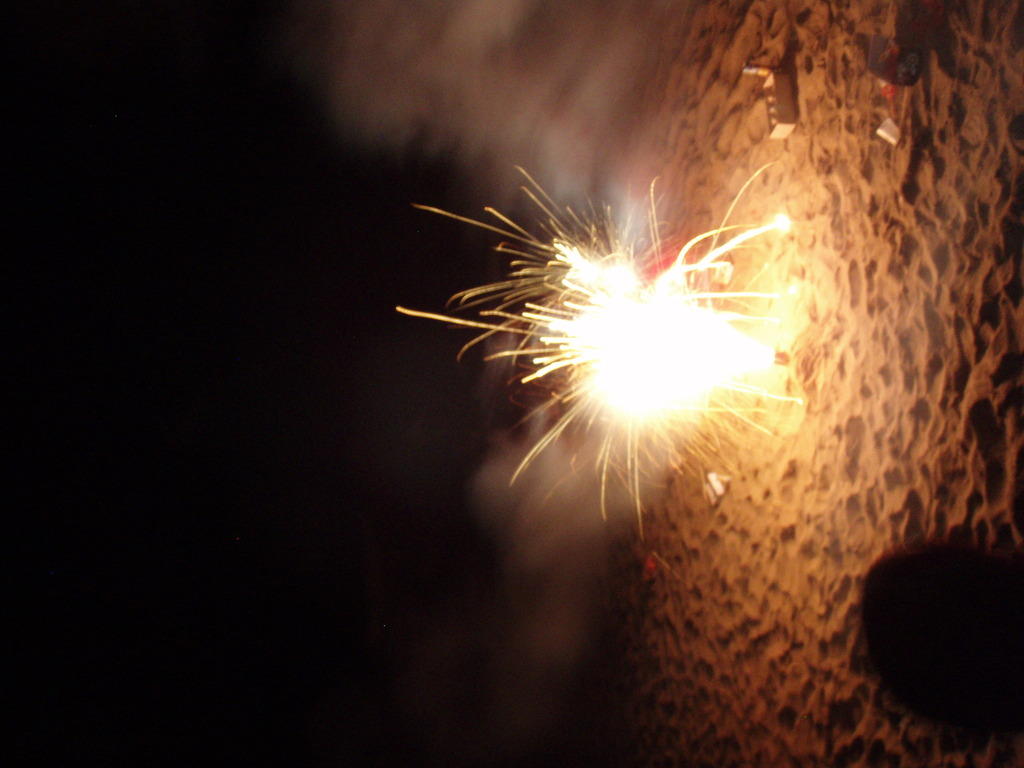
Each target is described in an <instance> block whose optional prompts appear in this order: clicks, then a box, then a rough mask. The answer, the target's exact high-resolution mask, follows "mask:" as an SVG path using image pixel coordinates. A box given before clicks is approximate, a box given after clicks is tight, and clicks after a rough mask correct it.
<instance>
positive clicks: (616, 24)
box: [288, 0, 680, 204]
mask: <svg viewBox="0 0 1024 768" xmlns="http://www.w3.org/2000/svg"><path fill="white" fill-rule="evenodd" d="M679 5H680V3H679V2H669V0H662V2H655V3H652V2H639V0H629V1H628V2H622V3H606V2H604V1H603V0H578V1H577V2H573V3H548V2H543V1H542V0H460V1H458V2H436V1H433V0H348V1H347V2H325V1H324V0H298V2H297V5H296V6H295V7H294V11H293V22H292V24H291V27H290V30H291V32H290V35H289V46H288V47H289V49H290V52H291V53H290V56H291V58H292V60H293V61H294V62H295V64H296V66H298V68H299V69H300V71H301V72H302V73H303V74H304V76H305V77H306V78H307V79H308V81H309V82H311V83H313V84H314V86H315V88H316V89H317V90H318V91H319V92H320V93H321V94H322V95H323V97H324V98H325V99H326V101H327V103H328V104H329V107H330V111H331V113H332V115H333V118H334V119H335V121H336V122H337V125H338V127H339V129H340V131H341V132H342V134H343V135H344V136H345V137H346V138H347V139H348V140H354V141H358V142H362V143H364V144H365V145H367V146H370V147H374V148H376V149H382V150H385V151H393V152H396V153H401V152H407V151H416V152H424V151H425V152H446V153H451V154H453V155H454V156H455V157H456V158H457V159H458V161H459V162H460V163H461V165H462V166H463V167H464V169H466V171H467V172H468V175H470V176H472V177H474V178H478V179H484V180H485V181H484V182H483V185H484V186H485V187H486V188H487V189H504V188H505V187H507V186H508V183H509V182H511V181H513V180H514V179H513V176H512V168H513V166H514V165H517V164H518V165H521V166H523V167H525V168H528V169H529V170H531V171H534V172H536V173H537V175H538V176H539V177H540V178H541V179H543V181H544V184H545V187H546V188H547V189H548V191H549V192H551V193H552V194H553V196H555V197H556V199H569V198H578V197H579V196H580V195H581V194H589V195H595V196H598V197H601V199H602V200H607V195H609V194H612V195H615V194H616V193H617V190H616V189H615V187H616V186H618V185H621V184H622V183H623V177H624V176H625V175H627V174H628V168H627V166H628V162H629V158H628V151H627V148H626V147H627V144H630V145H632V144H631V140H635V139H636V138H637V136H638V135H639V134H642V132H643V129H644V124H643V119H642V111H641V107H642V97H643V92H644V84H645V82H646V81H647V80H648V79H649V77H650V73H651V71H652V68H653V67H654V65H655V63H656V62H655V48H656V47H655V46H653V45H651V44H650V42H649V40H650V39H651V37H652V36H653V33H654V32H655V31H656V29H657V27H658V23H659V18H660V15H662V14H664V13H665V12H667V11H668V10H669V8H670V7H671V8H673V9H674V12H679V7H678V6H679ZM633 143H635V142H633ZM608 202H612V203H613V204H614V203H615V202H617V201H616V200H608Z"/></svg>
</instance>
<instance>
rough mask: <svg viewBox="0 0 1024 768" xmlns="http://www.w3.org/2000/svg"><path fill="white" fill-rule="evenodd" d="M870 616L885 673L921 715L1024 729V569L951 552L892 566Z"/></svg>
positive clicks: (893, 561) (1021, 564)
mask: <svg viewBox="0 0 1024 768" xmlns="http://www.w3.org/2000/svg"><path fill="white" fill-rule="evenodd" d="M863 616H864V628H865V632H866V635H867V640H868V649H869V652H870V654H871V659H872V661H873V662H874V664H875V667H876V669H877V670H878V672H879V674H880V675H881V677H882V680H883V681H884V683H885V684H886V685H887V686H888V687H889V688H890V689H891V690H892V692H893V693H895V694H896V695H897V696H898V697H899V698H900V699H901V700H902V701H903V702H904V703H905V704H907V706H909V707H910V708H911V709H913V710H916V711H917V712H920V713H921V714H924V715H926V716H929V717H932V718H934V719H936V720H942V721H945V722H948V723H952V724H955V725H960V726H965V727H971V728H984V729H990V730H1000V731H1004V730H1018V729H1024V560H1022V559H1021V558H1019V557H1018V558H1016V559H1011V558H1007V557H999V556H995V555H986V554H983V553H980V552H977V551H973V550H969V549H962V548H954V547H949V546H936V547H931V548H926V549H923V550H919V551H916V552H912V553H907V554H898V555H893V556H890V557H886V558H884V559H882V560H880V561H879V562H877V563H876V564H875V565H874V566H873V567H872V568H871V570H870V571H869V572H868V575H867V579H866V581H865V586H864V607H863Z"/></svg>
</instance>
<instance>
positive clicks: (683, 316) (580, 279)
mask: <svg viewBox="0 0 1024 768" xmlns="http://www.w3.org/2000/svg"><path fill="white" fill-rule="evenodd" d="M523 173H524V175H525V176H526V178H527V181H528V185H527V186H524V187H523V190H524V192H525V193H526V194H527V196H528V197H529V198H530V199H531V200H532V202H533V203H534V204H535V205H536V206H537V207H538V209H539V210H540V211H541V213H542V217H541V219H540V222H539V226H538V230H539V231H538V233H537V234H534V233H532V232H530V231H528V230H527V229H524V228H523V227H521V226H519V225H518V224H516V223H515V222H513V221H512V220H511V219H509V218H508V217H506V216H504V215H503V214H501V213H500V212H498V211H497V210H494V209H493V208H486V209H485V211H486V212H487V213H488V215H490V216H491V217H492V218H493V220H494V223H489V222H484V221H478V220H474V219H469V218H465V217H462V216H458V215H455V214H452V213H449V212H447V211H443V210H440V209H437V208H431V207H428V206H417V207H419V208H423V209H424V210H428V211H432V212H435V213H439V214H442V215H445V216H448V217H451V218H454V219H457V220H459V221H463V222H466V223H469V224H472V225H474V226H478V227H482V228H484V229H487V230H490V231H492V232H495V233H497V234H499V235H501V236H502V237H503V238H505V240H504V241H503V242H501V243H500V244H499V245H498V246H497V248H496V250H497V251H499V252H500V253H503V254H506V255H507V256H509V257H511V258H510V266H509V272H508V276H507V278H506V279H505V280H502V281H500V282H497V283H492V284H489V285H484V286H479V287H476V288H470V289H468V290H464V291H462V292H460V293H457V294H455V296H453V297H452V299H451V301H450V302H449V306H450V307H451V308H452V310H453V314H438V313H433V312H421V311H418V310H412V309H406V308H404V307H397V310H398V311H399V312H401V313H403V314H406V315H411V316H414V317H422V318H428V319H432V320H440V321H444V322H448V323H453V324H456V325H459V326H463V327H469V328H474V329H478V330H479V331H480V333H479V334H478V335H477V336H476V337H475V338H473V339H472V340H471V341H470V342H469V343H467V344H466V345H465V346H464V347H463V349H462V351H461V352H460V355H461V354H462V352H465V350H466V349H468V348H470V347H472V346H474V345H476V344H479V343H480V342H483V341H485V340H487V339H490V338H492V337H507V338H510V339H512V340H513V341H512V343H511V344H506V345H505V347H504V348H502V349H499V350H498V351H495V352H491V353H490V354H488V355H487V357H486V358H485V359H487V360H497V359H505V358H511V359H513V360H514V361H515V362H516V363H517V364H518V366H519V367H520V369H521V373H520V374H519V376H518V380H519V382H520V383H521V384H522V385H524V386H529V385H543V387H544V391H545V392H546V400H545V402H544V404H543V405H542V406H541V410H544V411H546V413H547V414H548V415H547V420H548V423H549V424H550V426H549V427H548V428H547V430H546V431H545V432H544V434H543V436H542V437H541V438H540V439H539V440H538V441H537V442H536V443H535V444H534V445H533V446H532V448H531V449H530V450H529V451H528V452H527V454H526V455H525V456H524V458H523V460H522V461H521V463H520V464H519V467H518V469H517V470H516V472H515V473H514V475H513V477H512V478H511V479H512V481H514V480H515V478H516V476H518V475H519V474H520V473H521V472H522V471H523V469H525V468H526V467H527V466H528V465H529V463H530V462H531V461H533V460H534V459H535V458H536V457H537V456H538V454H540V453H541V452H542V451H543V450H544V449H545V448H546V447H547V446H548V445H550V444H551V443H552V442H553V441H554V440H557V439H559V438H561V437H562V436H563V435H565V434H566V432H567V430H569V429H570V428H581V429H586V430H588V431H590V430H593V431H596V432H597V434H598V435H599V440H598V443H599V448H598V450H597V453H596V460H597V469H598V473H599V476H600V482H601V507H602V513H604V508H605V490H606V486H607V483H608V478H609V474H610V473H616V474H619V475H620V476H622V477H623V479H624V480H625V482H626V484H627V485H628V487H629V489H630V491H631V495H632V497H633V499H634V501H635V503H636V511H637V516H638V521H639V520H641V507H640V474H641V470H642V466H643V465H644V463H645V462H644V457H645V456H648V455H651V454H652V453H660V454H661V455H667V454H666V453H665V452H666V451H667V452H668V453H671V454H674V455H685V454H686V453H687V452H688V451H694V450H697V449H696V447H695V446H694V445H693V444H690V445H687V444H686V443H687V438H690V439H691V440H692V439H696V438H695V436H698V435H699V434H705V435H706V434H707V432H706V430H705V431H704V432H703V433H701V432H700V431H699V430H697V429H696V428H695V427H696V425H698V424H699V423H700V422H701V421H703V420H707V419H709V418H710V419H712V420H714V421H716V422H718V423H721V422H722V420H723V419H727V418H731V419H734V420H740V421H742V422H745V423H754V422H753V421H752V420H751V418H750V415H749V414H750V413H752V412H755V411H756V410H757V408H758V407H759V406H757V405H756V404H751V401H752V400H755V399H756V400H761V399H763V398H765V397H769V398H772V397H775V398H778V399H792V398H782V397H779V396H777V395H772V394H771V393H768V392H766V391H764V390H762V389H760V388H758V387H756V386H754V385H753V384H751V383H750V382H749V381H748V380H747V375H748V374H749V373H751V372H753V371H757V370H760V369H764V368H768V367H770V366H771V365H772V364H773V363H775V362H776V360H777V353H776V351H775V350H774V349H773V348H772V347H770V346H768V345H767V344H764V343H763V342H761V341H758V340H756V339H755V338H754V337H753V336H752V335H750V333H749V331H750V330H751V327H752V326H757V325H759V324H764V323H773V322H775V320H774V318H771V317H764V316H761V315H757V314H756V313H752V312H750V311H749V307H750V306H751V305H755V304H757V303H758V302H763V301H764V300H768V299H773V298H776V295H775V294H771V293H760V292H750V291H735V290H729V289H728V288H729V283H730V281H731V277H732V270H733V266H732V262H731V261H730V258H731V254H733V253H735V252H736V249H737V248H739V247H740V246H742V245H744V244H745V243H747V242H748V241H750V240H752V239H754V238H756V237H758V236H760V235H763V234H765V233H767V232H770V231H781V232H785V231H788V229H789V227H790V223H789V219H788V218H787V217H785V216H784V215H781V214H780V215H779V216H777V217H776V218H775V219H774V220H773V221H772V222H770V223H768V224H765V225H763V226H759V227H750V228H744V227H735V226H732V227H727V226H725V225H724V224H723V226H722V227H720V228H718V229H715V230H712V231H710V232H705V233H703V234H701V235H698V236H697V237H694V238H693V239H691V240H690V241H689V242H687V243H686V244H685V245H683V247H682V248H680V249H679V251H678V252H677V253H676V254H675V255H674V257H673V258H671V259H669V260H667V261H668V263H667V264H666V263H665V261H666V260H665V259H663V258H662V245H661V242H660V239H659V236H658V224H657V221H656V219H655V210H654V203H653V189H652V203H651V206H650V211H649V222H648V230H649V234H648V235H647V236H646V237H645V238H642V239H637V238H633V237H631V236H629V234H628V232H629V231H630V230H631V229H632V228H631V227H629V226H625V227H621V228H620V227H616V226H614V224H613V219H612V216H611V212H610V211H608V210H607V209H605V210H604V211H602V212H600V213H597V212H595V211H591V212H590V214H589V215H587V216H579V215H577V214H576V213H575V212H574V211H573V210H572V209H570V208H566V209H561V210H560V209H558V208H557V207H556V206H555V204H554V203H553V202H552V201H551V200H550V198H548V197H547V196H546V195H545V193H544V192H543V190H542V189H541V188H540V187H539V186H538V185H537V184H536V182H534V181H533V180H532V179H531V178H530V177H529V176H528V175H527V174H526V173H525V171H524V172H523ZM756 175H757V174H755V176H756ZM752 178H753V177H752ZM747 183H748V184H749V183H750V182H749V181H748V182H747ZM745 187H746V185H744V188H745ZM741 193H742V191H741ZM730 212H731V209H730ZM727 216H728V214H727ZM701 252H702V253H701ZM698 253H701V255H697V254H698ZM470 310H475V311H476V314H475V316H470V317H466V316H464V315H460V314H455V312H466V311H470ZM641 530H642V528H641Z"/></svg>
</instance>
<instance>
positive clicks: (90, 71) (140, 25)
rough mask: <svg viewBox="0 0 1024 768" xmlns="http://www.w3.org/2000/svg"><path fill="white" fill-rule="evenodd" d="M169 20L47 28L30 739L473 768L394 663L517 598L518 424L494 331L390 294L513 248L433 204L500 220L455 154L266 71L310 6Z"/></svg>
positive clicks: (105, 758) (52, 752)
mask: <svg viewBox="0 0 1024 768" xmlns="http://www.w3.org/2000/svg"><path fill="white" fill-rule="evenodd" d="M237 5H238V6H239V8H241V7H242V5H243V4H237ZM142 7H143V6H135V5H134V4H130V3H121V4H105V5H104V4H101V5H100V6H98V7H96V8H94V9H93V10H92V11H91V12H90V14H89V16H88V18H85V17H82V18H68V17H66V16H59V14H58V13H57V12H56V11H55V10H51V11H46V10H39V9H38V8H37V9H35V10H31V11H26V12H25V13H23V14H21V15H20V16H17V17H16V27H17V29H18V30H19V32H20V35H19V37H20V42H19V44H18V46H17V48H16V49H15V51H14V55H15V57H17V67H16V70H17V74H18V79H19V84H18V86H17V90H16V93H15V95H14V103H15V105H16V109H15V110H14V111H15V113H16V114H17V121H16V124H15V126H14V128H15V130H16V131H17V135H16V139H15V141H14V142H13V143H12V144H11V145H9V146H10V148H11V149H12V150H13V151H14V153H15V155H16V158H15V164H16V166H17V168H16V173H15V177H14V179H10V178H9V184H10V183H11V181H13V182H14V185H16V186H15V187H14V189H15V191H16V195H17V197H18V203H17V207H16V208H15V210H14V213H15V214H16V221H17V222H18V224H17V226H19V227H21V228H22V229H23V231H22V235H21V236H20V237H18V242H20V243H21V245H20V246H19V251H20V252H19V253H17V254H16V255H15V260H16V261H17V262H18V263H19V264H20V265H21V266H22V267H24V268H25V270H26V272H27V280H26V281H25V282H24V284H23V285H24V287H23V289H19V290H18V293H17V295H16V296H15V297H14V298H15V312H16V313H17V316H18V320H17V322H18V324H19V326H20V329H19V331H18V333H19V335H20V338H21V341H22V342H24V346H23V347H22V346H19V347H18V348H17V357H18V358H19V359H20V361H21V362H20V363H19V364H18V371H19V374H20V375H23V376H24V378H25V380H26V382H27V384H28V387H27V388H26V392H27V394H26V396H25V400H24V402H23V403H19V404H18V409H19V410H20V411H21V413H22V414H27V415H28V417H29V422H30V429H31V432H30V438H29V440H28V441H27V442H26V443H25V447H24V454H25V456H26V457H27V458H28V459H29V461H30V463H31V464H32V465H35V466H37V467H38V466H42V467H43V469H44V470H45V471H44V476H45V482H41V483H40V484H38V485H35V486H34V487H32V488H30V489H29V493H28V494H27V495H26V496H25V497H24V506H23V512H21V513H19V514H23V515H27V516H28V517H29V518H30V519H33V520H40V521H41V528H40V533H39V536H38V537H36V536H32V537H28V538H26V539H25V540H24V544H25V546H27V547H29V548H30V549H31V552H30V557H29V558H28V560H27V562H28V563H29V572H28V574H27V578H28V580H29V584H30V589H29V590H28V594H29V595H30V597H31V599H32V601H33V603H34V604H35V605H36V607H38V608H41V612H40V614H41V615H40V618H39V619H38V620H36V621H34V622H31V623H30V624H29V625H28V630H29V631H28V632H27V633H26V635H25V641H26V643H27V644H31V645H32V646H33V650H34V651H36V652H37V654H38V666H35V665H34V666H33V679H34V683H33V686H32V687H33V692H32V696H31V699H30V701H31V706H30V707H29V712H30V716H31V718H32V720H33V722H34V725H33V727H32V728H30V729H29V731H28V732H27V733H28V736H29V738H28V739H27V740H26V741H25V743H24V750H25V755H26V757H27V758H28V760H29V762H30V763H32V764H35V765H43V764H52V765H57V764H60V765H73V764H77V763H79V762H83V761H86V760H87V761H88V762H89V763H90V764H104V765H133V766H141V765H158V764H175V765H189V764H197V763H203V764H205V763H217V764H221V765H224V764H227V765H250V764H254V763H260V764H287V765H290V766H301V765H312V764H318V765H333V764H340V763H341V762H343V761H344V760H345V759H346V758H348V759H352V758H353V756H358V757H356V759H355V761H354V762H351V763H350V764H410V763H411V764H418V763H421V762H444V761H445V759H444V755H443V751H444V750H443V748H439V747H437V746H436V745H434V746H430V745H426V746H425V745H424V739H425V737H424V736H423V734H422V733H419V732H417V731H416V727H415V725H414V724H411V723H412V722H413V721H412V719H411V717H410V715H409V714H408V711H407V710H408V707H407V706H406V705H405V704H403V703H402V702H403V701H405V700H406V699H407V698H408V696H407V695H406V694H405V693H402V692H399V691H396V686H397V685H398V683H397V682H396V677H395V674H394V668H395V666H396V665H397V664H399V663H400V659H401V656H402V654H403V652H404V646H403V642H404V641H403V639H402V634H401V630H402V629H403V622H404V624H405V625H407V626H406V627H405V628H406V629H410V628H411V629H415V624H416V621H417V619H416V618H415V615H414V614H415V609H416V608H417V607H418V606H422V605H433V604H443V603H444V601H445V600H446V599H447V598H446V595H448V594H450V593H451V592H452V591H453V590H454V591H458V590H459V589H460V588H462V586H461V585H465V584H466V583H467V582H471V583H474V584H476V585H477V586H478V588H479V589H482V590H484V592H485V593H486V592H487V591H488V590H490V589H492V588H493V582H494V578H495V577H494V567H495V565H494V563H495V555H494V552H493V545H492V543H491V542H490V541H489V540H488V538H487V537H486V536H485V535H484V533H483V532H482V531H481V530H480V526H479V525H478V524H477V523H476V522H474V520H473V518H472V517H471V516H470V514H469V513H468V512H467V509H466V502H465V500H464V497H465V490H464V488H465V481H466V477H467V475H468V473H469V472H471V471H472V468H473V466H474V462H476V461H478V460H479V456H480V454H481V450H482V446H483V442H484V435H485V427H486V426H487V425H486V424H485V423H484V420H485V417H484V410H485V409H484V408H483V407H482V403H481V397H480V395H479V393H478V391H477V384H476V382H477V374H478V367H477V365H476V364H474V363H467V364H463V365H456V364H454V362H453V357H454V354H455V352H456V351H457V349H458V347H459V345H460V343H461V342H462V341H464V338H463V336H461V335H460V334H458V333H456V332H444V329H443V328H442V327H441V326H434V325H432V324H429V323H426V322H422V323H419V322H417V321H414V320H411V319H409V318H404V317H400V316H398V315H396V314H395V313H394V311H393V306H394V304H396V303H398V302H402V303H406V304H411V305H414V306H419V307H422V308H430V309H433V308H439V307H440V306H441V305H442V303H443V300H444V299H445V298H446V297H447V295H448V294H449V293H451V292H452V291H453V290H454V289H457V288H459V287H462V286H465V285H470V284H473V283H476V282H480V280H481V279H483V278H484V277H485V275H486V273H487V269H488V264H489V261H488V257H487V256H486V252H485V250H484V249H485V248H486V247H487V246H488V245H489V241H488V240H487V238H486V237H484V236H482V235H480V234H478V233H473V232H467V231H465V230H463V229H461V228H459V227H458V226H456V225H453V223H452V222H449V221H445V220H443V219H440V218H439V217H436V218H435V217H431V216H429V215H428V214H425V213H422V212H418V211H415V210H413V209H412V208H411V207H410V205H409V204H410V203H411V202H425V203H431V204H435V205H439V206H442V207H448V208H451V209H456V210H465V209H467V207H469V206H474V207H475V208H477V209H478V208H479V206H480V205H481V204H482V202H481V201H480V200H476V199H474V198H472V196H471V195H470V194H469V193H468V192H467V191H466V190H467V187H466V185H465V182H464V181H462V179H461V177H460V175H459V172H458V170H457V169H456V168H455V167H454V166H453V165H452V164H451V163H448V162H446V161H445V159H444V157H439V156H436V155H435V156H434V157H431V158H427V157H424V156H420V155H417V154H416V153H415V152H409V153H406V154H405V155H404V156H401V157H395V156H391V157H384V156H380V155H375V154H372V153H368V152H364V151H360V150H359V149H357V148H354V147H351V146H346V144H345V142H344V141H343V140H342V139H340V138H339V137H338V135H337V133H336V132H335V131H334V130H333V129H332V127H331V126H330V125H329V123H328V121H327V119H326V117H325V116H324V114H323V111H322V110H321V106H320V104H319V103H318V102H317V100H316V99H315V98H314V97H313V96H312V95H311V94H310V93H309V92H308V91H307V90H305V89H304V88H303V87H302V86H301V85H300V84H298V83H297V82H296V80H295V79H293V78H292V77H291V76H290V75H289V74H288V72H287V71H286V67H285V66H284V64H283V63H282V61H281V60H280V59H279V58H276V57H275V56H274V55H271V54H268V50H269V51H272V50H273V46H272V44H271V43H272V38H273V34H274V31H275V25H276V24H277V23H278V22H277V21H276V19H277V18H278V14H279V11H280V9H279V8H277V7H274V6H268V5H263V6H260V5H254V6H246V10H244V11H243V10H240V9H239V8H235V9H232V8H230V7H225V6H221V9H220V10H218V11H216V12H208V11H202V10H199V8H200V7H201V6H196V7H189V6H188V4H181V7H180V8H175V9H174V10H171V6H163V7H160V6H156V7H154V8H151V9H147V10H142ZM446 243H450V244H451V247H450V248H448V247H446V245H445V244H446ZM439 393H448V395H450V396H447V395H446V396H443V397H442V396H439ZM36 478H37V480H35V481H33V482H39V476H38V475H36ZM36 596H38V599H36ZM410 615H412V617H411V618H410ZM467 621H470V619H467ZM396 627H397V629H396ZM36 629H38V630H39V634H38V636H37V634H36V632H35V630H36ZM39 638H41V639H39ZM37 654H33V656H36V655H37ZM467 663H469V662H467ZM466 674H467V675H468V676H470V677H471V676H472V674H473V671H472V669H468V670H467V672H466ZM581 722H582V724H581V725H580V726H579V728H577V730H580V729H583V728H586V727H587V722H586V719H585V718H581ZM552 731H553V733H556V735H552V736H550V737H549V738H548V739H547V741H546V742H545V743H544V744H543V745H542V746H541V747H538V750H540V751H539V752H538V754H547V755H554V754H557V753H558V752H559V751H564V750H572V749H573V748H574V747H573V743H574V742H573V739H580V740H588V739H585V738H584V737H583V736H581V735H580V734H579V733H575V732H574V731H573V729H572V728H566V727H565V726H564V725H559V726H558V727H557V728H555V727H553V728H552ZM534 757H535V758H536V757H537V755H534ZM466 759H468V758H466ZM552 759H554V758H552Z"/></svg>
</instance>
